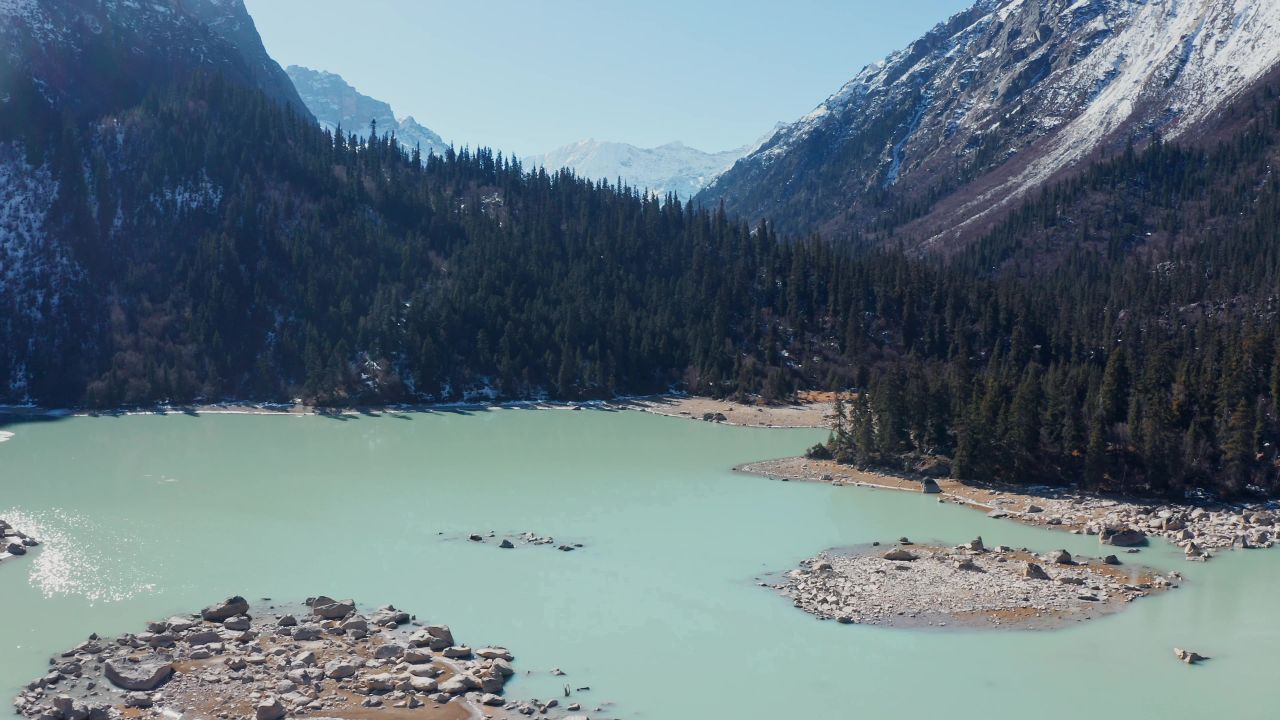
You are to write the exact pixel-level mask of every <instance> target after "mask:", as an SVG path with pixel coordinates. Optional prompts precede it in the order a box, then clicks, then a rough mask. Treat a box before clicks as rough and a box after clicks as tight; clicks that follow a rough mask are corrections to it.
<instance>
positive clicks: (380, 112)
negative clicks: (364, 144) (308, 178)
mask: <svg viewBox="0 0 1280 720" xmlns="http://www.w3.org/2000/svg"><path fill="white" fill-rule="evenodd" d="M287 72H288V75H289V79H290V80H291V81H292V82H293V85H294V87H296V88H297V89H298V93H299V94H300V95H301V96H302V101H303V102H305V103H306V104H307V108H308V109H309V110H310V111H311V114H312V115H315V116H316V120H317V121H318V122H319V123H320V125H321V126H322V127H325V128H327V129H329V130H330V131H333V130H337V129H338V128H339V127H341V128H342V130H343V132H344V133H355V134H356V135H359V136H361V137H363V136H365V135H368V134H369V123H370V122H371V121H377V123H378V132H379V134H382V133H388V132H394V133H395V134H396V138H397V139H398V140H399V141H400V144H401V145H403V146H405V147H406V148H413V147H415V146H416V147H418V148H420V149H421V150H422V154H423V155H424V156H425V155H427V153H435V154H437V155H443V154H444V152H445V150H447V149H448V148H449V146H448V145H447V144H445V142H444V140H442V139H441V138H440V136H439V135H437V134H436V133H435V132H434V131H432V130H431V129H430V128H426V127H423V126H422V125H420V124H419V123H418V121H416V120H414V119H413V118H412V117H406V118H404V119H400V118H397V117H396V115H395V113H394V112H393V111H392V109H391V106H390V105H388V104H387V103H385V102H383V101H381V100H376V99H374V98H371V97H369V96H368V95H364V94H362V93H361V92H360V91H358V90H356V89H355V88H354V87H352V86H351V85H349V84H348V83H347V81H346V80H343V79H342V76H341V75H337V74H335V73H330V72H324V71H321V70H312V69H310V68H305V67H302V66H300V65H290V66H289V68H288V70H287Z"/></svg>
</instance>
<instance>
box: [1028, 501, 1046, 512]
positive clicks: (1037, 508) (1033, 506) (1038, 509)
mask: <svg viewBox="0 0 1280 720" xmlns="http://www.w3.org/2000/svg"><path fill="white" fill-rule="evenodd" d="M1027 512H1028V513H1042V512H1044V508H1042V507H1040V506H1039V505H1036V504H1035V503H1032V504H1030V505H1028V506H1027Z"/></svg>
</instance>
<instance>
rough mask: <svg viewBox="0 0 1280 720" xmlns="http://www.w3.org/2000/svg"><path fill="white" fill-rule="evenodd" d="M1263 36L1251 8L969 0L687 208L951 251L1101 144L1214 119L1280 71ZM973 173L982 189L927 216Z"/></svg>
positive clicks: (1132, 1) (1271, 7) (1272, 21)
mask: <svg viewBox="0 0 1280 720" xmlns="http://www.w3.org/2000/svg"><path fill="white" fill-rule="evenodd" d="M1276 38H1280V4H1275V3H1267V2H1265V1H1264V0H1240V2H1236V0H1199V1H1198V2H1193V3H1186V2H1181V3H1179V2H1173V1H1172V0H1154V1H1153V2H1140V1H1139V0H1074V1H1072V0H1046V2H1042V3H1030V2H1024V0H980V1H979V2H978V3H976V4H975V5H974V6H972V7H970V8H968V9H967V10H964V11H961V12H960V13H957V14H956V15H954V16H952V17H951V18H949V19H948V20H946V21H944V22H943V23H940V24H939V25H937V26H935V28H933V29H932V30H931V31H930V32H929V33H927V34H926V35H925V36H924V37H922V38H921V39H919V40H917V41H915V42H914V43H912V44H910V45H909V46H907V47H906V48H905V49H903V50H901V51H899V52H896V53H893V54H891V55H889V56H888V57H887V58H885V59H884V60H882V61H880V62H878V63H875V64H872V65H869V66H867V67H866V68H864V69H863V70H862V71H861V72H859V73H858V74H857V75H855V77H854V78H853V79H852V80H850V81H849V82H848V83H846V84H845V85H844V86H843V87H842V88H841V89H840V90H839V91H838V92H836V93H835V94H833V95H832V96H831V97H829V98H828V99H827V100H825V101H824V102H822V103H821V104H819V105H818V107H817V108H815V110H814V111H812V112H810V113H809V114H807V115H806V116H804V117H803V118H801V119H800V120H798V121H796V122H794V123H792V124H791V125H789V126H788V127H787V128H785V129H784V130H782V131H780V132H779V133H778V134H777V135H776V136H775V137H774V138H773V139H772V140H771V141H770V142H768V143H766V144H765V145H764V146H763V147H761V148H760V149H759V150H757V151H756V152H754V153H752V154H751V155H749V156H747V157H745V158H743V159H742V160H741V161H739V162H738V163H737V164H735V166H734V167H733V168H731V169H730V170H729V171H727V172H726V173H724V174H723V175H721V176H720V177H719V178H717V179H716V181H715V182H713V183H712V184H711V185H710V186H709V187H708V188H707V189H706V190H705V191H703V192H702V193H701V194H700V195H699V200H700V201H702V202H706V203H709V204H710V203H718V202H720V201H724V202H725V204H726V206H727V207H728V208H729V209H730V211H733V212H739V213H742V214H744V215H746V216H747V217H750V218H758V217H770V218H771V219H772V220H773V221H774V222H776V223H778V226H779V227H780V228H781V229H784V230H787V231H791V232H807V231H811V230H817V231H822V232H825V233H827V234H832V235H837V236H845V235H849V234H851V233H852V234H859V235H861V234H871V235H883V229H884V228H885V227H896V226H900V225H903V224H905V223H906V222H911V221H915V222H914V224H913V226H912V233H911V236H910V237H909V238H901V237H899V238H897V240H896V241H898V242H901V241H903V240H906V241H907V242H908V243H909V244H913V245H919V246H920V247H922V248H928V247H933V246H938V247H942V246H945V245H947V244H949V243H955V242H962V241H963V239H964V236H966V235H972V232H971V231H970V230H969V226H970V225H972V224H974V223H981V221H982V219H983V218H984V217H986V216H987V215H988V214H990V213H991V212H992V211H993V210H996V211H1001V210H1004V209H1007V208H1008V207H1009V206H1010V201H1012V200H1015V199H1017V198H1019V197H1022V196H1023V195H1024V194H1025V193H1026V192H1027V191H1028V190H1030V189H1033V188H1035V187H1037V186H1038V185H1039V184H1040V183H1043V182H1045V181H1047V180H1049V179H1050V178H1052V177H1055V176H1056V175H1057V173H1059V172H1060V171H1063V170H1067V169H1070V168H1072V167H1078V166H1080V165H1081V163H1084V162H1085V161H1087V160H1088V158H1089V157H1091V156H1092V155H1093V154H1094V153H1095V152H1096V151H1098V150H1100V149H1106V148H1112V149H1115V148H1122V147H1123V146H1124V145H1125V144H1126V143H1128V142H1131V141H1132V142H1138V143H1139V144H1141V143H1144V142H1147V141H1149V140H1150V138H1151V137H1153V136H1154V135H1155V134H1157V133H1159V134H1161V135H1163V136H1165V137H1170V138H1177V137H1179V136H1181V135H1182V134H1184V133H1193V132H1194V131H1195V130H1196V128H1198V127H1200V126H1202V125H1205V124H1206V123H1211V121H1212V118H1213V116H1214V111H1215V109H1216V108H1218V107H1221V106H1222V104H1224V103H1226V102H1228V101H1230V100H1231V99H1232V98H1235V97H1239V96H1240V95H1241V94H1242V93H1244V92H1246V91H1247V90H1248V88H1250V87H1252V86H1254V85H1255V84H1256V83H1258V82H1260V81H1261V80H1262V79H1263V77H1264V76H1266V74H1267V73H1268V72H1269V71H1270V70H1271V69H1272V68H1274V67H1275V66H1276V65H1277V63H1280V40H1277V39H1276ZM1004 176H1007V177H1004ZM978 179H984V180H986V181H987V183H988V184H989V185H990V187H989V188H988V189H986V190H985V191H983V192H981V193H977V194H976V196H975V197H974V198H973V199H972V200H970V201H969V202H966V203H963V204H960V205H959V206H958V207H954V208H950V209H949V212H947V213H945V214H942V215H940V216H935V217H930V215H931V211H932V210H933V208H934V206H935V205H936V204H937V203H938V201H939V200H941V199H943V198H946V197H947V196H950V195H952V194H953V193H955V191H956V190H957V189H959V188H962V187H964V186H966V185H968V184H970V183H972V182H974V181H975V180H978ZM921 218H923V220H922V219H921Z"/></svg>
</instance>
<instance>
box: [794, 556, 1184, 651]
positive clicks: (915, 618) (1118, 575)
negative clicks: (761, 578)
mask: <svg viewBox="0 0 1280 720" xmlns="http://www.w3.org/2000/svg"><path fill="white" fill-rule="evenodd" d="M903 540H904V542H901V543H899V544H897V545H895V546H893V547H890V548H884V547H880V546H879V544H878V543H877V544H875V545H868V546H861V547H857V548H851V549H847V550H829V551H827V552H824V553H821V554H819V555H818V556H817V557H813V558H810V559H808V560H805V561H803V562H802V563H801V564H800V567H799V568H797V569H795V570H792V571H791V572H789V573H787V574H786V575H785V576H783V578H782V579H781V581H779V582H776V583H774V584H772V585H771V587H773V588H774V589H776V590H778V591H779V592H781V593H782V594H783V595H785V596H786V597H788V598H791V599H792V601H793V602H794V604H795V606H796V607H797V608H800V609H802V610H804V611H805V612H807V613H810V614H812V615H816V616H817V617H819V618H822V619H835V620H837V621H839V622H840V623H842V624H870V625H887V626H893V627H953V628H955V627H961V628H963V627H983V628H1017V629H1048V628H1053V627H1059V626H1061V625H1063V624H1065V623H1068V622H1072V621H1076V620H1087V619H1092V618H1094V617H1099V616H1101V615H1105V614H1108V613H1113V612H1116V611H1118V610H1120V609H1122V608H1123V607H1124V606H1125V605H1126V604H1127V603H1129V602H1131V601H1133V600H1135V599H1137V598H1140V597H1143V596H1146V595H1150V594H1152V593H1157V592H1161V591H1164V590H1167V589H1169V588H1172V587H1176V586H1177V584H1178V582H1179V581H1180V580H1181V578H1180V577H1179V576H1178V575H1177V574H1176V573H1174V574H1172V575H1170V576H1164V575H1160V574H1159V573H1156V572H1155V571H1153V570H1149V569H1146V568H1139V567H1129V566H1122V565H1121V564H1120V561H1119V560H1118V559H1117V558H1116V556H1114V555H1109V556H1107V557H1106V558H1103V559H1086V558H1081V557H1073V556H1072V555H1071V554H1070V553H1068V552H1067V551H1065V550H1059V551H1056V552H1052V553H1049V554H1047V555H1044V556H1038V555H1035V554H1033V553H1031V552H1030V551H1028V550H1026V549H1018V550H1015V549H1013V548H1008V547H1004V546H997V547H995V548H987V547H986V546H985V544H984V543H983V541H982V538H977V539H975V540H973V541H972V542H970V543H968V544H966V545H961V546H957V547H940V546H932V545H914V544H912V543H910V542H909V541H905V540H906V539H905V538H904V539H903Z"/></svg>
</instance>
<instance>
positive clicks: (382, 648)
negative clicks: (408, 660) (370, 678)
mask: <svg viewBox="0 0 1280 720" xmlns="http://www.w3.org/2000/svg"><path fill="white" fill-rule="evenodd" d="M401 655H404V646H402V645H397V644H395V643H387V644H385V645H379V646H377V647H376V648H374V649H373V659H374V660H391V659H393V658H398V657H400V656H401Z"/></svg>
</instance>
